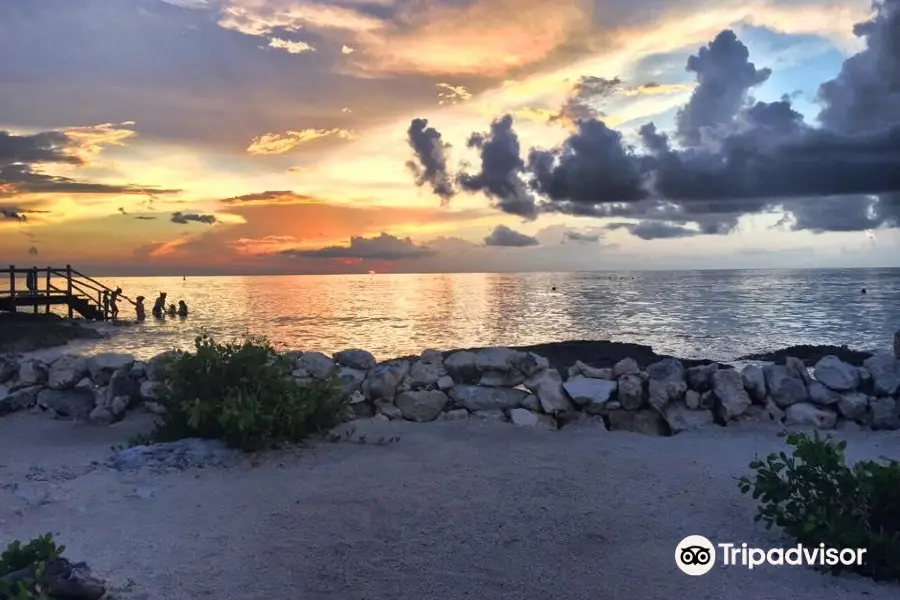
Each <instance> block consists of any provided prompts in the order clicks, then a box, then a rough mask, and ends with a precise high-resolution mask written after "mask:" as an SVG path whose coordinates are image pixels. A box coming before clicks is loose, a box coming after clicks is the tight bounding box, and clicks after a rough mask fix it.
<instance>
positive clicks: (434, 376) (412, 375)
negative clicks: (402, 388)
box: [409, 357, 453, 390]
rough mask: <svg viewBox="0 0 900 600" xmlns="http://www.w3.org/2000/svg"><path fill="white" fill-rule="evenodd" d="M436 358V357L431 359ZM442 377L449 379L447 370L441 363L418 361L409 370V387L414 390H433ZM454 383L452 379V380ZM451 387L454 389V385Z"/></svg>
mask: <svg viewBox="0 0 900 600" xmlns="http://www.w3.org/2000/svg"><path fill="white" fill-rule="evenodd" d="M429 358H434V357H429ZM441 377H447V369H445V368H444V365H443V363H441V362H431V361H425V360H421V359H420V360H417V361H416V362H415V363H413V365H412V367H411V368H410V369H409V380H410V381H409V385H410V389H412V390H424V389H433V388H435V387H437V384H438V381H440V380H441ZM451 381H452V378H451ZM450 387H453V386H452V384H451V386H450Z"/></svg>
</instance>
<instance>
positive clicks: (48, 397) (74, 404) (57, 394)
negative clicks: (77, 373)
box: [37, 389, 96, 421]
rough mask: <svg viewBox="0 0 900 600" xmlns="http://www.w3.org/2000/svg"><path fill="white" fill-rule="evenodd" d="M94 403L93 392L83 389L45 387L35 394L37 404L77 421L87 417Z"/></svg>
mask: <svg viewBox="0 0 900 600" xmlns="http://www.w3.org/2000/svg"><path fill="white" fill-rule="evenodd" d="M95 403H96V402H95V397H94V392H93V391H92V390H85V389H71V390H50V389H45V390H43V391H41V392H40V393H39V394H38V395H37V404H38V406H40V407H42V408H50V409H53V410H54V411H56V413H57V414H58V415H59V416H60V417H63V418H69V419H75V420H77V421H83V420H84V419H87V418H88V417H89V416H90V414H91V411H92V410H94V405H95Z"/></svg>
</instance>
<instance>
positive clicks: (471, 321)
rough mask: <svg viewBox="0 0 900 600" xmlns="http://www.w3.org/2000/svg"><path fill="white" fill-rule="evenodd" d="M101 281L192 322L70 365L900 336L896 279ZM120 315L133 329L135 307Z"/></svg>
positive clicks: (724, 275)
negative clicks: (271, 346)
mask: <svg viewBox="0 0 900 600" xmlns="http://www.w3.org/2000/svg"><path fill="white" fill-rule="evenodd" d="M102 281H103V282H104V283H106V284H107V285H110V286H112V287H114V286H116V285H118V286H121V287H122V289H123V290H124V292H125V294H126V295H127V296H130V297H132V298H134V297H136V296H138V295H143V296H145V297H146V298H147V300H146V301H145V304H146V306H147V313H148V316H149V312H150V308H151V306H152V304H153V301H154V299H155V298H156V296H157V295H158V293H159V292H160V291H166V292H168V299H169V301H170V302H177V301H178V300H182V299H183V300H185V301H186V302H187V304H188V306H189V307H190V309H191V314H190V317H189V318H188V319H186V320H181V319H178V318H172V319H166V320H164V321H156V320H154V319H152V318H150V319H148V321H147V322H145V323H142V324H138V325H135V326H133V327H121V326H120V327H114V328H113V327H108V326H102V329H104V330H106V331H112V332H113V333H112V336H111V338H110V339H107V340H101V341H90V342H77V343H74V344H72V345H71V346H70V348H69V349H70V350H71V351H75V352H88V353H92V352H98V351H123V352H130V353H132V354H135V355H136V356H138V357H140V358H149V357H150V356H152V355H154V354H156V353H158V352H161V351H163V350H168V349H171V348H173V347H178V348H189V347H191V346H192V345H193V339H194V337H195V336H196V335H197V334H199V333H200V332H201V331H202V330H206V331H208V332H209V333H210V334H212V335H213V336H214V337H216V338H219V339H223V340H224V339H236V338H239V337H241V336H242V335H243V334H246V333H250V334H253V335H263V336H266V337H268V338H269V339H270V340H272V341H273V342H275V343H276V344H278V345H279V346H282V347H283V348H285V349H296V350H321V351H324V352H327V353H331V352H334V351H337V350H341V349H343V348H349V347H359V348H365V349H367V350H370V351H371V352H373V353H374V354H375V355H376V357H378V358H379V359H384V358H391V357H395V356H401V355H407V354H417V353H419V352H421V351H422V350H423V349H425V348H440V349H452V348H460V347H471V346H488V345H525V344H535V343H540V342H552V341H562V340H572V339H597V340H606V339H608V340H613V341H622V342H636V343H641V344H648V345H650V346H652V347H653V348H654V350H656V351H657V352H662V353H666V354H673V355H676V356H680V357H683V358H710V359H715V360H720V361H729V360H733V359H735V358H736V357H738V356H740V355H743V354H747V353H750V352H759V351H765V350H774V349H778V348H781V347H784V346H789V345H793V344H838V345H839V344H848V345H850V346H851V347H855V348H859V349H863V350H867V349H876V348H877V349H885V348H889V347H890V344H891V340H892V337H893V332H894V331H895V330H897V329H898V328H900V269H849V270H801V271H678V272H631V273H623V272H620V273H557V274H553V273H528V274H447V275H444V274H436V275H435V274H431V275H355V276H343V275H335V276H296V277H267V276H260V277H188V278H187V280H186V281H182V279H181V278H180V277H159V278H148V277H134V278H104V279H102ZM864 287H865V288H867V290H868V294H866V295H862V294H861V293H860V290H861V288H864ZM554 288H555V290H554ZM121 311H122V312H121V316H122V317H127V318H129V319H133V318H134V311H133V308H132V307H131V305H130V304H127V303H122V307H121Z"/></svg>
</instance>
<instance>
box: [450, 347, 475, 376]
mask: <svg viewBox="0 0 900 600" xmlns="http://www.w3.org/2000/svg"><path fill="white" fill-rule="evenodd" d="M476 359H477V356H475V353H474V352H469V351H468V350H460V351H459V352H454V353H453V354H451V355H449V356H448V357H447V358H445V359H444V367H445V368H446V369H447V373H449V374H450V377H452V378H453V381H454V382H455V383H464V384H474V383H478V377H479V373H478V368H477V367H476V366H475V360H476Z"/></svg>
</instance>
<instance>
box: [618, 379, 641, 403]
mask: <svg viewBox="0 0 900 600" xmlns="http://www.w3.org/2000/svg"><path fill="white" fill-rule="evenodd" d="M618 398H619V404H621V405H622V408H624V409H625V410H638V409H639V408H641V407H642V406H643V405H644V380H643V379H641V377H640V375H637V374H636V373H635V374H627V375H622V376H621V377H619V388H618Z"/></svg>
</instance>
